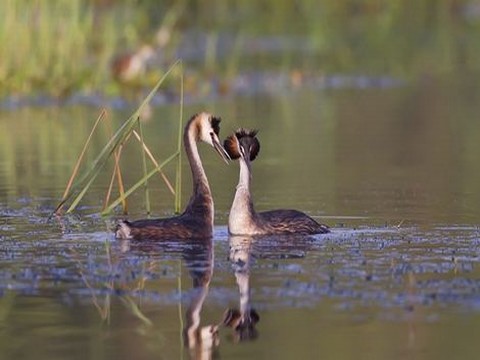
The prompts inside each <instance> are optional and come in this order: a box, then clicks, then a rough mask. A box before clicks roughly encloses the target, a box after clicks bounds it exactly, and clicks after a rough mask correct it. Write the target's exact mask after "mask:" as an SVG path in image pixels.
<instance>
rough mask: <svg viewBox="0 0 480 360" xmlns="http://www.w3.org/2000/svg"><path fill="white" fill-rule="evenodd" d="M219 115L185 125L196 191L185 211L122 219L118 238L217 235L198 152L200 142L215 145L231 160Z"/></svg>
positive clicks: (196, 118) (197, 118) (197, 117)
mask: <svg viewBox="0 0 480 360" xmlns="http://www.w3.org/2000/svg"><path fill="white" fill-rule="evenodd" d="M220 121H221V119H220V118H219V117H215V116H213V115H211V114H209V113H206V112H202V113H199V114H196V115H194V116H192V117H191V119H190V120H189V121H188V123H187V125H186V126H185V130H184V133H183V143H184V146H185V152H186V153H187V158H188V162H189V164H190V169H191V171H192V180H193V194H192V196H191V197H190V201H189V202H188V205H187V207H186V209H185V211H184V212H183V213H182V214H181V215H179V216H175V217H172V218H166V219H145V220H137V221H127V220H123V221H121V222H120V223H119V224H118V225H117V228H116V230H115V236H116V237H117V238H118V239H135V240H165V239H170V240H174V239H194V238H210V237H211V236H212V234H213V215H214V208H213V198H212V192H211V191H210V185H209V184H208V180H207V176H206V174H205V170H204V169H203V166H202V161H201V159H200V155H199V153H198V148H197V142H204V143H207V144H208V145H210V146H212V147H213V148H214V149H215V151H216V152H217V153H218V154H219V155H220V156H221V158H222V159H223V160H224V161H225V162H227V163H228V160H229V156H228V154H227V152H226V151H225V149H224V148H223V146H222V145H221V143H220V141H219V139H218V134H219V132H220Z"/></svg>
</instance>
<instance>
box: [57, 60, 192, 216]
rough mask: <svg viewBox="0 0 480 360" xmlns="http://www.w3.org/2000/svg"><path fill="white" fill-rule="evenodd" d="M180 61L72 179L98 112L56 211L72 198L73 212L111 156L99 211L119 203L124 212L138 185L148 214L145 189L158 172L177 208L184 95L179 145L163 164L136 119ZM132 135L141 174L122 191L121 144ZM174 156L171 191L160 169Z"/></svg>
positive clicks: (106, 212) (109, 209)
mask: <svg viewBox="0 0 480 360" xmlns="http://www.w3.org/2000/svg"><path fill="white" fill-rule="evenodd" d="M179 64H181V61H180V60H178V61H176V62H175V63H174V64H173V65H172V66H171V67H170V69H169V70H168V71H167V72H166V73H165V74H164V76H163V77H162V78H161V79H160V80H159V81H158V82H157V84H156V85H155V87H154V88H153V89H152V91H151V92H150V93H149V94H148V95H147V97H146V98H145V100H144V101H143V102H142V103H141V104H140V106H139V107H138V109H137V110H136V111H135V112H134V113H133V114H132V115H131V116H130V118H128V119H127V120H126V121H125V122H124V123H123V124H122V126H121V127H120V128H119V129H118V130H117V131H116V132H115V133H114V134H113V136H111V138H110V140H109V141H108V142H107V144H106V145H105V146H104V148H103V149H102V150H101V151H100V154H99V155H98V156H97V157H96V158H95V160H94V161H93V163H92V164H91V166H90V168H89V169H88V170H87V171H85V172H84V173H83V174H82V175H81V176H80V177H79V179H77V180H76V181H74V179H76V177H77V173H78V169H79V166H80V163H81V161H82V160H83V156H84V154H85V151H86V150H87V147H88V145H89V143H90V139H91V137H92V135H93V133H94V131H95V129H96V127H97V125H98V123H99V121H100V120H101V119H102V118H103V117H104V115H105V111H102V113H101V115H100V116H99V118H98V119H97V121H96V122H95V125H94V128H93V129H92V131H91V133H90V136H89V137H88V139H87V142H86V144H85V146H84V148H83V150H82V153H81V154H80V157H79V159H78V161H77V164H76V165H75V168H74V171H73V173H72V176H71V178H70V180H69V182H68V184H67V187H66V189H65V193H64V196H63V198H62V200H61V202H60V204H59V205H58V206H57V208H56V209H55V213H56V214H59V213H60V212H61V211H62V209H63V206H64V205H65V203H66V202H67V201H71V203H70V206H69V208H68V209H67V211H66V212H67V213H69V212H71V211H73V210H74V209H75V208H76V207H77V205H78V204H79V202H80V201H81V200H82V198H83V197H84V196H85V194H86V193H87V191H88V189H89V188H90V186H91V185H92V183H93V181H94V180H95V179H96V177H97V176H98V175H99V173H100V172H101V171H102V170H103V169H104V167H105V166H106V164H107V162H108V160H109V159H110V157H111V156H112V155H113V157H114V159H115V166H114V175H112V178H111V181H110V186H109V188H108V190H107V194H106V197H105V206H104V210H103V212H102V214H108V213H110V212H111V211H112V210H113V209H114V208H115V207H116V206H117V205H118V204H120V203H122V204H123V209H124V212H125V211H126V201H125V199H126V198H127V197H128V196H129V195H130V194H131V193H133V192H134V191H135V190H136V189H138V187H140V186H141V185H144V186H145V203H146V210H147V213H150V211H151V209H150V197H149V192H148V186H147V185H148V180H149V179H150V177H152V176H153V175H154V174H156V173H157V172H158V173H160V175H161V176H162V179H163V180H164V182H165V183H166V185H167V187H168V188H169V190H170V191H171V192H172V193H173V194H174V195H175V209H176V211H178V209H179V207H180V192H181V191H180V185H181V158H180V154H181V140H182V137H181V131H182V121H181V118H182V116H183V112H182V109H183V95H182V99H181V101H180V122H179V135H178V144H177V150H176V151H175V152H174V153H173V154H172V155H171V156H169V157H168V158H167V159H166V160H165V161H163V162H162V163H160V164H159V163H158V162H157V161H156V160H155V158H154V157H153V155H152V153H151V151H150V150H149V149H148V147H147V145H146V144H145V142H144V139H143V131H142V127H141V125H140V124H139V118H140V116H141V113H142V111H143V109H144V107H145V106H148V103H149V102H150V100H151V99H152V97H153V95H154V94H155V92H156V91H157V90H158V89H159V87H160V86H161V85H162V83H163V82H164V81H165V79H166V78H167V77H168V76H169V74H171V72H172V71H173V69H175V68H176V67H177V65H179ZM182 72H183V71H180V74H181V75H180V76H181V79H180V80H181V92H182V93H183V75H182ZM136 125H138V126H139V132H140V134H138V133H137V132H136V131H135V129H134V127H135V126H136ZM131 134H133V135H134V137H135V138H136V139H137V140H138V141H139V142H140V144H141V149H142V164H143V173H144V174H143V177H142V178H141V179H140V180H139V181H137V182H136V183H135V184H134V185H133V186H132V187H130V188H129V189H128V190H125V189H124V187H123V180H122V176H121V171H120V163H119V160H120V156H121V150H122V148H123V146H124V144H125V143H126V142H127V141H128V139H129V138H130V136H131ZM147 156H148V157H149V158H150V159H151V160H152V162H153V163H154V164H155V168H154V169H153V170H152V171H148V170H147V161H146V157H147ZM174 159H178V163H177V171H176V182H175V187H176V189H175V190H174V189H173V188H172V185H171V184H170V181H169V180H168V178H167V177H166V176H165V174H164V173H163V172H162V171H161V170H162V168H163V167H164V166H165V165H167V164H168V163H170V162H171V161H173V160H174ZM115 177H116V178H117V180H118V187H119V193H120V195H119V197H118V198H117V199H115V200H114V201H113V202H112V203H110V204H108V202H109V200H110V196H111V192H112V188H113V183H114V178H115Z"/></svg>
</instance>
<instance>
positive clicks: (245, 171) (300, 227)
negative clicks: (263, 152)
mask: <svg viewBox="0 0 480 360" xmlns="http://www.w3.org/2000/svg"><path fill="white" fill-rule="evenodd" d="M256 135H257V131H255V130H247V129H238V130H237V131H236V132H235V133H234V134H233V135H230V136H229V137H228V138H227V139H225V142H224V147H225V150H226V151H227V153H228V155H229V156H230V158H231V159H232V160H235V159H239V161H240V178H239V181H238V185H237V190H236V192H235V198H234V200H233V204H232V207H231V208H230V215H229V217H228V231H229V233H230V234H234V235H275V234H324V233H328V232H330V230H329V228H328V226H326V225H323V224H319V223H317V222H316V221H315V220H313V219H312V218H311V217H309V216H308V215H306V214H304V213H302V212H300V211H297V210H272V211H265V212H259V213H257V212H256V211H255V209H254V207H253V201H252V196H251V194H250V178H251V162H252V161H253V160H255V158H256V157H257V155H258V152H259V151H260V143H259V141H258V139H257V138H256Z"/></svg>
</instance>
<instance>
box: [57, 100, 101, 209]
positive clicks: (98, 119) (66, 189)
mask: <svg viewBox="0 0 480 360" xmlns="http://www.w3.org/2000/svg"><path fill="white" fill-rule="evenodd" d="M106 114H107V111H106V110H105V109H102V111H101V112H100V115H99V116H98V117H97V120H96V121H95V124H93V127H92V130H91V131H90V134H89V135H88V138H87V141H86V142H85V145H83V149H82V152H81V153H80V156H79V157H78V159H77V162H76V164H75V166H74V168H73V171H72V175H70V179H69V180H68V183H67V186H66V187H65V191H64V192H63V196H62V201H61V202H60V204H59V205H58V206H57V208H56V209H55V211H54V214H56V215H60V212H61V211H62V209H63V204H64V201H65V200H66V199H67V195H68V193H69V192H70V189H71V187H72V184H73V180H74V179H75V177H76V176H77V173H78V169H79V168H80V164H81V162H82V160H83V157H84V156H85V153H86V151H87V148H88V144H90V141H91V140H92V136H93V133H94V132H95V130H96V128H97V126H98V124H99V123H100V121H101V120H102V119H103V118H104V117H105V115H106Z"/></svg>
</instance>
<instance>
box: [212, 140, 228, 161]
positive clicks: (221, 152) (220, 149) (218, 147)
mask: <svg viewBox="0 0 480 360" xmlns="http://www.w3.org/2000/svg"><path fill="white" fill-rule="evenodd" d="M212 143H213V147H214V149H215V150H216V151H217V153H218V155H220V157H221V158H222V159H223V161H225V163H226V164H228V161H229V160H231V159H230V156H229V155H228V153H227V152H226V151H225V149H224V148H223V146H222V144H220V141H219V140H218V137H216V136H212Z"/></svg>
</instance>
